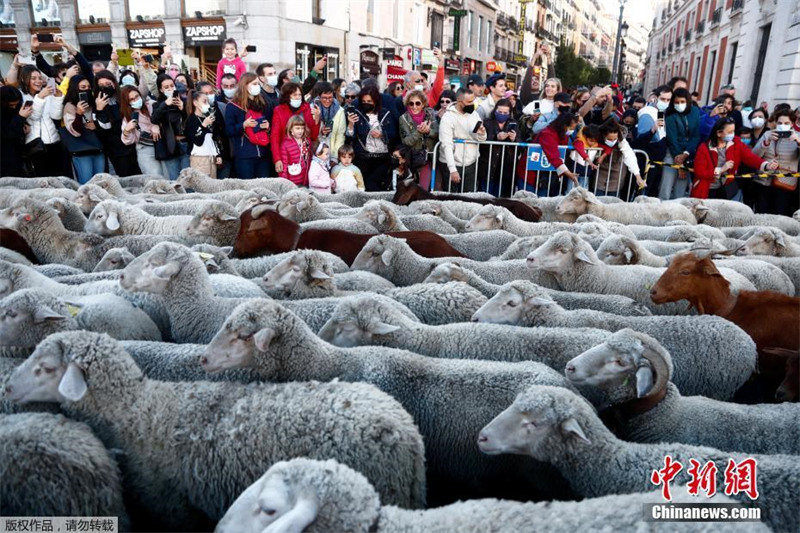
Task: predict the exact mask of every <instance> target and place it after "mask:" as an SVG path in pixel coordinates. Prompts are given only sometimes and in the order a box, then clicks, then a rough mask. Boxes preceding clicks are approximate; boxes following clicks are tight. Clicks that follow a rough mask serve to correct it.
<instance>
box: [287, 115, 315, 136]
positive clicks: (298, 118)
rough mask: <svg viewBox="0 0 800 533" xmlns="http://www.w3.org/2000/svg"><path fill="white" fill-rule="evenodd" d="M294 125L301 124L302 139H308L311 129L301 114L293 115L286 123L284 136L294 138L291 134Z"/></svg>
mask: <svg viewBox="0 0 800 533" xmlns="http://www.w3.org/2000/svg"><path fill="white" fill-rule="evenodd" d="M295 126H303V139H308V138H309V137H310V136H311V129H310V128H309V127H308V124H306V121H305V119H303V117H302V116H301V115H294V116H293V117H292V118H290V119H289V121H288V122H287V123H286V136H287V137H292V138H294V135H292V128H294V127H295Z"/></svg>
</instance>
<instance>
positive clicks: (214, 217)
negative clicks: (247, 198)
mask: <svg viewBox="0 0 800 533" xmlns="http://www.w3.org/2000/svg"><path fill="white" fill-rule="evenodd" d="M237 231H239V214H238V213H237V212H236V210H235V209H234V208H233V206H232V205H230V204H227V203H225V202H213V203H209V204H208V205H206V207H204V208H203V209H202V210H201V211H200V212H199V213H197V214H196V215H195V216H194V217H192V220H191V221H190V222H189V225H188V226H187V228H186V233H187V234H188V235H189V236H191V237H215V236H218V235H229V234H231V233H232V234H236V232H237Z"/></svg>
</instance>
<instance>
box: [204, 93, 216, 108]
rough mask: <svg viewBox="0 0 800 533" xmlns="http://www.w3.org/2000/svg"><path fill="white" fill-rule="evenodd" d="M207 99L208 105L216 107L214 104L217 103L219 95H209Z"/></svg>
mask: <svg viewBox="0 0 800 533" xmlns="http://www.w3.org/2000/svg"><path fill="white" fill-rule="evenodd" d="M206 98H208V103H209V104H210V105H214V102H216V100H217V95H216V94H207V95H206Z"/></svg>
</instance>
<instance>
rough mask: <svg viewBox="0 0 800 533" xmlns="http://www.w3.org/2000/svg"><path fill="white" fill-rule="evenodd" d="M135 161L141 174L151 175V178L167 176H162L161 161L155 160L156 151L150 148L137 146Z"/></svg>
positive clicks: (142, 145) (141, 145)
mask: <svg viewBox="0 0 800 533" xmlns="http://www.w3.org/2000/svg"><path fill="white" fill-rule="evenodd" d="M136 161H138V162H139V168H140V169H141V170H142V174H151V175H153V176H161V175H163V176H164V177H166V176H167V175H166V174H164V170H163V167H162V166H161V161H158V160H157V159H156V149H155V148H154V147H152V146H146V145H144V144H137V145H136Z"/></svg>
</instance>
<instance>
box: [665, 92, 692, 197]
mask: <svg viewBox="0 0 800 533" xmlns="http://www.w3.org/2000/svg"><path fill="white" fill-rule="evenodd" d="M691 100H692V96H691V95H690V94H689V91H687V90H686V89H682V88H681V89H675V91H674V92H673V93H672V99H671V101H670V105H669V107H668V108H667V110H666V118H665V120H664V121H665V124H666V129H667V153H668V155H667V157H666V158H665V159H664V161H665V162H670V161H671V162H674V163H675V164H676V165H688V162H689V161H691V160H692V159H694V153H695V151H696V150H697V145H698V144H699V143H700V120H701V112H700V110H699V109H698V108H697V107H695V106H693V105H692V104H691ZM659 101H660V100H659ZM688 178H689V173H688V171H686V170H684V169H675V168H670V167H664V170H663V174H662V177H661V188H660V190H659V193H658V197H659V198H661V200H674V199H675V198H683V197H685V196H686V195H687V193H688V187H689V180H688Z"/></svg>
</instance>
